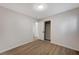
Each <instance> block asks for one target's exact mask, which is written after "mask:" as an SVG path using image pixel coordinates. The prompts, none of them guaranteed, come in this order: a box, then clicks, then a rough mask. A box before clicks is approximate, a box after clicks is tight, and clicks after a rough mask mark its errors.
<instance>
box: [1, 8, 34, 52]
mask: <svg viewBox="0 0 79 59" xmlns="http://www.w3.org/2000/svg"><path fill="white" fill-rule="evenodd" d="M34 23H35V21H34V20H33V19H31V18H29V17H27V16H25V15H21V14H20V13H17V12H14V11H11V10H9V9H6V8H3V7H0V52H3V51H5V50H8V49H11V48H14V47H17V46H19V45H21V44H24V43H28V42H30V41H32V39H33V25H34Z"/></svg>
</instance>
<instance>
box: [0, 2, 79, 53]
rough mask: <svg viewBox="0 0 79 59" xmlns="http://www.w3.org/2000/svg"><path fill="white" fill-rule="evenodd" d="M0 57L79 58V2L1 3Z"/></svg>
mask: <svg viewBox="0 0 79 59" xmlns="http://www.w3.org/2000/svg"><path fill="white" fill-rule="evenodd" d="M0 55H79V3H0Z"/></svg>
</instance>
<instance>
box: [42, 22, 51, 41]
mask: <svg viewBox="0 0 79 59" xmlns="http://www.w3.org/2000/svg"><path fill="white" fill-rule="evenodd" d="M50 33H51V21H45V23H44V40H46V41H51V40H50V36H51V35H50Z"/></svg>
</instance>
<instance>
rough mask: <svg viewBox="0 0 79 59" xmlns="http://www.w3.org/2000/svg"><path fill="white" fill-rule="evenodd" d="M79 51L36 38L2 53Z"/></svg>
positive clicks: (73, 52) (67, 52)
mask: <svg viewBox="0 0 79 59" xmlns="http://www.w3.org/2000/svg"><path fill="white" fill-rule="evenodd" d="M77 54H79V52H78V51H75V50H71V49H68V48H65V47H62V46H58V45H55V44H52V43H50V42H48V41H43V40H36V41H33V42H30V43H28V44H25V45H22V46H20V47H17V48H14V49H12V50H9V51H7V52H4V53H1V55H77Z"/></svg>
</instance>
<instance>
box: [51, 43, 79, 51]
mask: <svg viewBox="0 0 79 59" xmlns="http://www.w3.org/2000/svg"><path fill="white" fill-rule="evenodd" d="M51 43H53V44H56V45H59V46H62V47H66V48H69V49H72V50H76V51H79V49H76V48H73V47H69V46H67V45H63V44H60V43H56V42H51Z"/></svg>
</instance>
